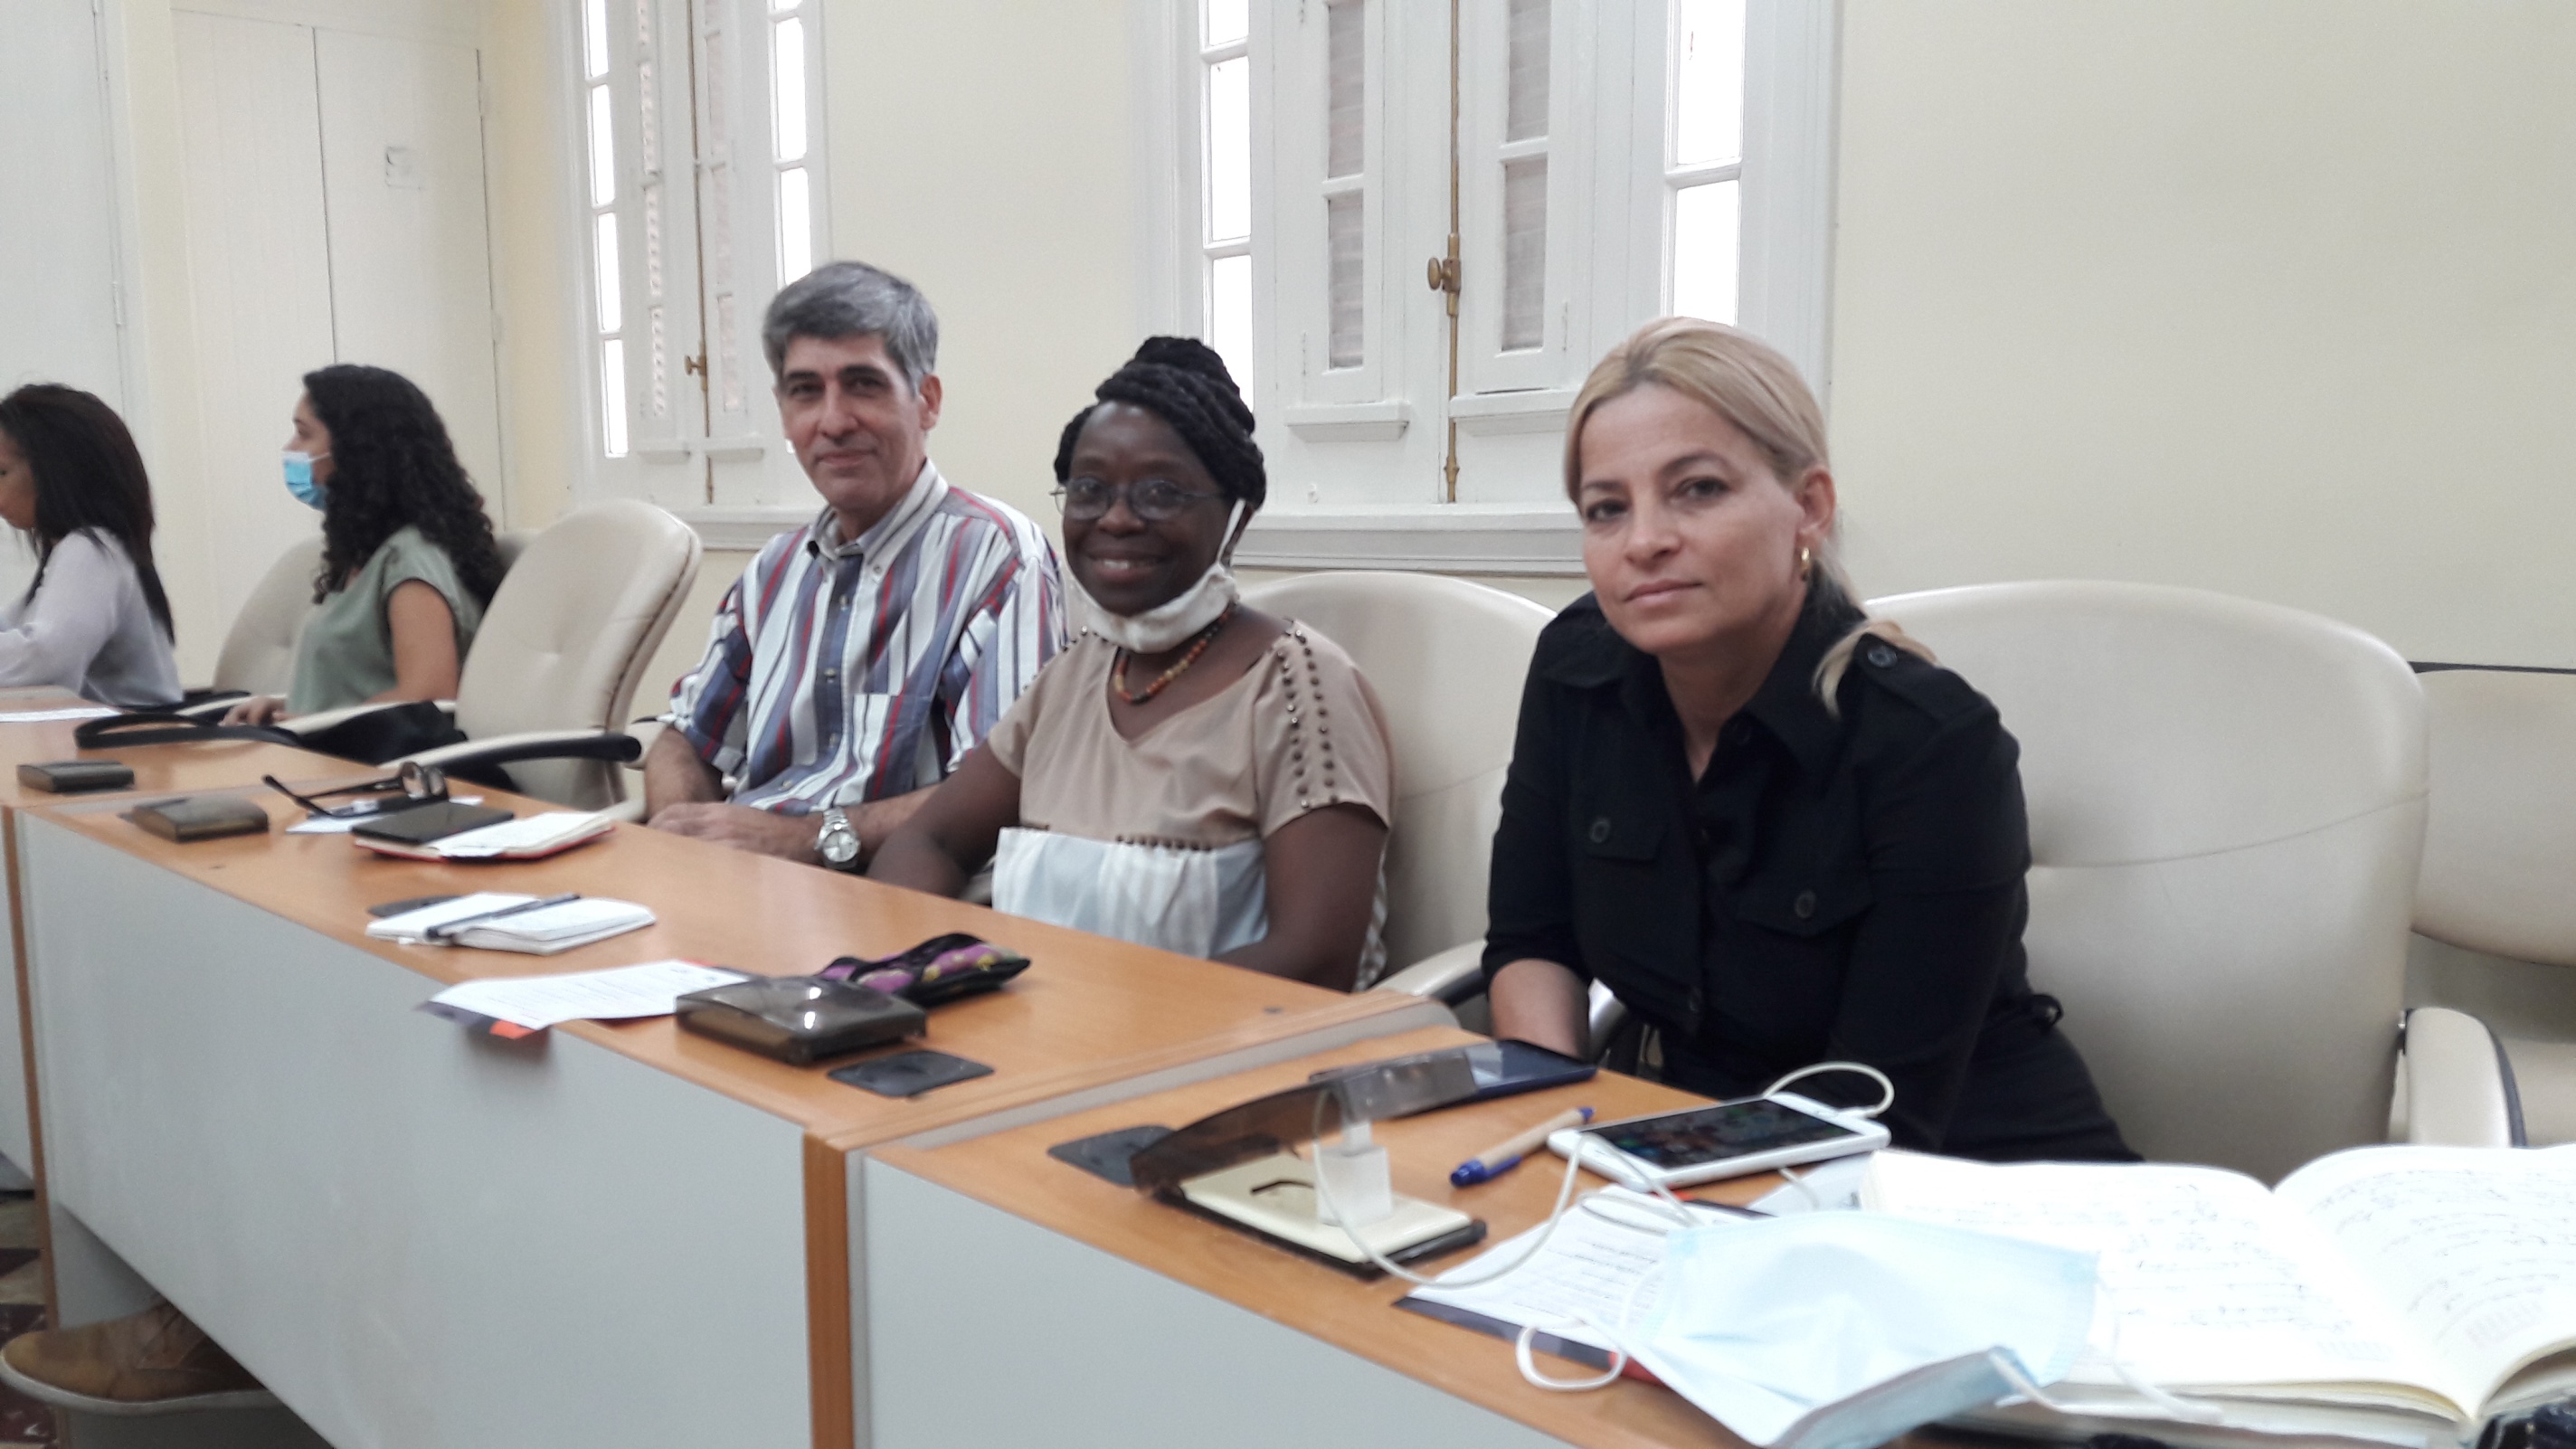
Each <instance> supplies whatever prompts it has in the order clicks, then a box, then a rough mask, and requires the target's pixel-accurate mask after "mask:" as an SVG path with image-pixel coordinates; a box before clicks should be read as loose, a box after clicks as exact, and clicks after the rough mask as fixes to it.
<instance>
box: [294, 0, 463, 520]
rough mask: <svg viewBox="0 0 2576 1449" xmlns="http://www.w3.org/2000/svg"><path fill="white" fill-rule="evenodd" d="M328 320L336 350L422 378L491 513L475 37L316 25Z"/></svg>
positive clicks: (347, 359) (343, 356) (414, 378)
mask: <svg viewBox="0 0 2576 1449" xmlns="http://www.w3.org/2000/svg"><path fill="white" fill-rule="evenodd" d="M313 42H314V66H313V75H314V77H315V80H316V81H318V83H319V86H320V91H321V148H322V176H323V189H324V194H325V197H326V199H327V202H328V206H329V246H330V255H331V294H332V322H333V331H334V333H335V334H336V340H337V349H336V350H337V352H338V355H339V357H340V360H341V361H343V362H363V363H369V364H372V365H374V366H377V367H390V368H392V369H393V370H394V371H396V372H399V373H401V374H403V375H404V376H405V377H408V378H410V379H411V380H412V381H414V382H416V383H418V384H420V387H421V390H422V391H423V392H426V393H428V394H429V397H430V401H431V402H433V403H435V404H437V406H438V413H439V416H440V417H441V418H443V419H445V420H446V423H447V434H448V436H449V437H450V438H452V439H453V440H455V443H456V454H457V457H458V458H460V459H462V460H463V462H464V464H465V469H466V471H467V472H468V473H471V474H472V475H473V476H474V479H475V481H476V483H477V484H478V485H480V486H481V488H482V489H483V496H484V498H485V499H486V501H487V502H488V503H489V504H490V505H492V507H493V509H494V511H495V513H496V514H497V512H498V506H499V502H500V493H501V490H500V481H501V420H500V400H499V397H498V395H497V393H496V391H495V383H494V369H493V357H492V268H491V244H490V235H489V232H488V231H487V230H486V228H485V225H484V208H483V118H482V112H481V81H480V77H479V76H478V75H477V74H476V57H475V53H474V51H473V50H471V49H470V48H468V47H465V46H461V45H446V44H440V43H438V42H434V41H425V40H413V39H395V38H392V37H387V36H380V35H360V34H353V33H351V32H348V31H342V30H332V29H327V28H326V29H319V30H316V31H315V32H314V34H313Z"/></svg>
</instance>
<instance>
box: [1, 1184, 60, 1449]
mask: <svg viewBox="0 0 2576 1449" xmlns="http://www.w3.org/2000/svg"><path fill="white" fill-rule="evenodd" d="M36 1242H37V1238H36V1199H35V1197H34V1196H33V1195H31V1194H28V1193H23V1192H13V1193H0V1343H5V1342H7V1341H8V1340H10V1339H13V1338H15V1337H17V1336H18V1335H19V1334H22V1333H25V1332H28V1331H29V1330H31V1329H37V1328H42V1327H44V1326H45V1280H44V1265H43V1264H42V1263H40V1262H38V1261H37V1260H36ZM53 1442H54V1419H53V1415H52V1413H51V1412H49V1411H48V1410H47V1409H46V1408H45V1407H44V1406H43V1405H42V1404H38V1403H35V1402H33V1401H31V1400H28V1399H25V1398H22V1397H20V1396H19V1395H17V1394H15V1393H12V1392H11V1391H9V1390H8V1389H6V1388H0V1445H14V1444H51V1443H53Z"/></svg>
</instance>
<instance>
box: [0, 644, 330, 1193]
mask: <svg viewBox="0 0 2576 1449" xmlns="http://www.w3.org/2000/svg"><path fill="white" fill-rule="evenodd" d="M96 708H97V706H95V705H92V704H91V703H90V702H89V701H88V700H85V699H83V698H81V697H80V696H79V695H77V694H74V693H72V692H71V691H69V690H65V689H55V688H15V689H5V690H0V835H6V836H7V838H8V839H9V840H11V841H14V839H15V834H14V832H12V831H10V830H9V828H8V821H9V818H10V817H11V816H12V815H14V814H15V813H16V812H17V811H18V810H19V809H20V808H21V807H24V806H30V805H51V804H59V803H61V802H62V801H63V800H64V799H65V798H66V797H65V796H61V795H56V794H50V793H48V792H46V791H43V790H38V789H35V788H33V787H31V786H29V785H26V784H24V783H22V782H21V781H20V780H19V778H18V767H19V766H20V765H27V764H38V763H44V762H49V761H54V760H73V759H119V760H123V761H124V762H125V763H126V764H128V765H130V766H132V767H133V770H134V783H133V784H132V785H131V786H128V787H126V788H123V789H119V790H112V791H104V792H101V793H99V794H95V795H83V796H80V797H78V798H80V799H84V800H99V799H122V800H125V801H127V802H128V803H131V802H133V801H135V800H138V799H148V798H150V797H152V796H155V795H174V794H184V793H185V792H187V791H189V790H193V789H197V788H199V787H205V786H223V785H237V784H241V783H243V782H245V781H256V780H258V779H259V777H260V775H261V774H263V773H265V772H269V771H274V770H280V769H295V768H299V767H303V768H307V769H309V768H310V766H311V763H312V761H313V758H314V757H313V756H310V755H307V754H305V753H304V752H303V751H300V750H293V749H288V748H285V747H283V746H279V745H267V744H260V743H257V742H224V743H212V744H204V745H195V746H191V747H189V748H187V749H142V750H128V751H121V752H110V751H90V750H83V749H81V748H80V747H79V745H78V744H77V743H76V742H75V741H74V740H73V738H72V732H73V731H74V730H76V729H78V728H79V727H80V723H81V722H80V720H78V719H73V718H61V717H59V716H62V715H65V714H68V713H70V712H73V711H79V712H82V713H89V712H93V711H95V710H96ZM28 715H54V716H57V717H56V718H51V719H27V718H12V716H28ZM342 768H344V769H345V768H346V767H342ZM6 861H7V864H6V871H7V878H6V882H5V888H6V890H7V892H8V897H9V909H8V910H7V911H5V912H0V916H5V918H6V926H5V929H6V930H7V932H8V935H7V938H6V940H5V941H0V950H5V951H6V953H7V956H6V959H7V960H9V961H11V962H13V963H15V962H17V961H18V912H17V906H18V857H17V852H16V850H15V848H14V846H12V847H10V848H8V851H7V856H6ZM12 971H13V973H14V974H16V975H17V976H18V979H17V980H16V981H15V982H13V983H12V984H11V985H9V986H8V987H7V988H6V989H4V990H0V1157H5V1158H7V1159H8V1160H9V1162H10V1164H11V1165H12V1166H15V1167H17V1168H18V1169H20V1170H21V1171H22V1172H25V1173H27V1174H29V1175H31V1176H32V1175H33V1174H34V1173H35V1172H36V1171H37V1160H36V1159H37V1156H38V1152H39V1144H38V1142H37V1140H36V1129H35V1120H34V1114H33V1110H32V1108H31V1106H30V1100H31V1099H30V1097H29V1095H28V1093H29V1091H30V1087H29V1076H28V1072H27V1057H26V1045H25V1037H24V1030H25V1001H24V992H25V982H24V977H23V972H19V971H18V970H17V967H16V966H14V965H13V966H12Z"/></svg>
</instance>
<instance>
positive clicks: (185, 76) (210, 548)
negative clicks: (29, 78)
mask: <svg viewBox="0 0 2576 1449" xmlns="http://www.w3.org/2000/svg"><path fill="white" fill-rule="evenodd" d="M171 19H172V23H173V25H174V26H175V28H176V31H177V35H178V42H179V108H180V115H181V117H182V120H183V122H184V127H185V132H186V134H185V137H184V145H185V148H186V156H187V177H186V183H185V184H186V191H185V193H184V196H183V202H184V205H185V208H186V213H187V235H188V284H189V293H190V296H191V297H192V299H193V301H194V320H195V323H196V374H197V380H198V389H199V391H198V406H199V427H200V431H201V435H202V438H203V441H204V455H203V466H204V474H203V477H202V479H201V480H200V481H201V485H202V489H203V495H204V503H205V510H204V515H203V516H204V517H205V519H206V530H205V533H204V534H203V536H202V537H201V538H200V539H199V540H196V541H194V546H195V547H197V548H199V549H201V550H202V551H203V553H202V557H203V558H204V559H205V560H206V563H207V567H206V568H205V569H204V575H205V577H206V578H207V579H208V580H209V582H210V583H211V585H212V592H213V595H214V598H213V604H214V611H213V613H212V615H211V616H210V617H211V618H213V619H219V620H222V621H223V622H224V624H225V625H226V626H227V627H228V626H229V625H230V623H231V621H232V617H233V615H235V614H236V613H239V612H240V610H241V605H242V601H243V599H245V598H246V597H248V595H249V593H250V591H251V589H252V587H253V586H254V585H256V584H257V583H258V582H259V579H260V575H261V574H262V573H263V572H265V571H266V569H267V568H268V565H269V562H270V561H271V560H273V559H275V558H276V557H277V556H278V554H280V553H282V552H284V551H285V549H286V548H287V546H288V545H290V544H292V543H294V542H295V541H296V540H298V539H301V538H307V537H310V536H311V535H312V534H313V532H314V531H315V529H317V528H318V527H319V526H320V515H319V514H317V513H315V512H313V510H311V509H309V508H306V507H305V506H304V505H303V504H301V503H298V502H296V501H295V500H294V499H293V498H292V497H290V496H288V494H287V492H286V487H285V483H284V480H283V479H282V478H281V477H280V475H279V471H278V452H279V450H280V449H282V448H284V447H285V446H286V439H287V436H288V433H289V432H290V430H291V428H292V422H291V419H290V416H289V415H290V414H291V413H292V412H293V410H294V407H295V399H296V397H297V396H298V394H299V393H300V391H301V386H302V385H301V383H300V382H299V381H298V379H300V378H301V377H302V376H303V375H304V374H305V373H307V372H310V371H311V370H313V369H314V368H317V367H320V366H323V365H324V364H326V363H329V362H330V361H332V360H333V356H334V354H333V350H332V337H331V333H332V328H331V303H332V279H331V258H330V249H329V246H328V243H327V235H328V222H327V219H326V212H325V208H324V205H323V183H322V146H321V136H322V126H321V113H320V111H319V109H318V107H317V105H316V103H315V95H314V86H313V33H312V31H311V29H310V28H309V27H306V26H302V25H285V24H279V23H276V22H273V21H266V20H244V19H241V18H239V17H235V16H229V15H204V14H198V13H194V12H190V11H181V12H178V13H177V14H175V15H173V16H172V17H171ZM170 543H171V545H172V547H173V548H174V551H175V549H176V548H179V547H187V546H189V545H188V544H185V543H182V542H181V541H180V540H177V539H172V540H171V541H170ZM191 632H195V631H191ZM204 632H205V633H208V634H212V633H214V632H215V631H212V630H207V631H204ZM209 657H210V656H209Z"/></svg>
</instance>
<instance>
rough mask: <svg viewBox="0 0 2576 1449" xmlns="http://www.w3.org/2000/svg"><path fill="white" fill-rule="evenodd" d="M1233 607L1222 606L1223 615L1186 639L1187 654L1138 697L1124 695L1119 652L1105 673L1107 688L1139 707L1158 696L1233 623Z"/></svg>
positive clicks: (1122, 658)
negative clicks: (1107, 672) (1223, 607)
mask: <svg viewBox="0 0 2576 1449" xmlns="http://www.w3.org/2000/svg"><path fill="white" fill-rule="evenodd" d="M1237 607H1238V606H1237V605H1234V604H1228V605H1226V606H1225V612H1224V613H1222V614H1219V615H1217V616H1216V622H1215V623H1212V624H1210V625H1208V626H1207V627H1206V628H1204V629H1201V630H1200V631H1199V632H1198V634H1197V636H1196V637H1194V638H1192V639H1191V640H1190V648H1189V652H1188V653H1186V654H1183V655H1182V656H1181V657H1180V658H1179V659H1178V660H1175V661H1174V662H1173V664H1172V667H1171V668H1169V669H1166V670H1164V671H1163V672H1162V673H1161V674H1158V675H1156V676H1154V682H1153V683H1151V684H1149V685H1146V686H1145V692H1144V693H1142V694H1129V693H1128V692H1127V651H1126V650H1124V649H1121V650H1119V651H1118V664H1117V667H1115V668H1114V669H1112V670H1110V672H1109V687H1110V688H1111V689H1114V690H1116V691H1118V697H1119V698H1120V699H1123V700H1125V701H1127V702H1128V703H1129V704H1143V703H1145V702H1146V701H1147V700H1149V699H1152V698H1153V697H1154V696H1155V695H1158V694H1160V693H1162V692H1163V690H1164V688H1165V687H1166V686H1168V685H1169V684H1170V683H1171V682H1172V681H1173V680H1175V679H1178V678H1180V677H1181V676H1182V675H1183V674H1186V673H1188V672H1189V667H1190V666H1191V665H1193V664H1196V663H1198V662H1199V656H1200V655H1202V654H1205V653H1206V652H1207V647H1208V646H1209V645H1210V644H1213V643H1215V642H1216V636H1217V635H1219V634H1222V633H1224V632H1225V626H1226V625H1228V624H1231V623H1233V622H1234V611H1235V609H1236V608H1237Z"/></svg>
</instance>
